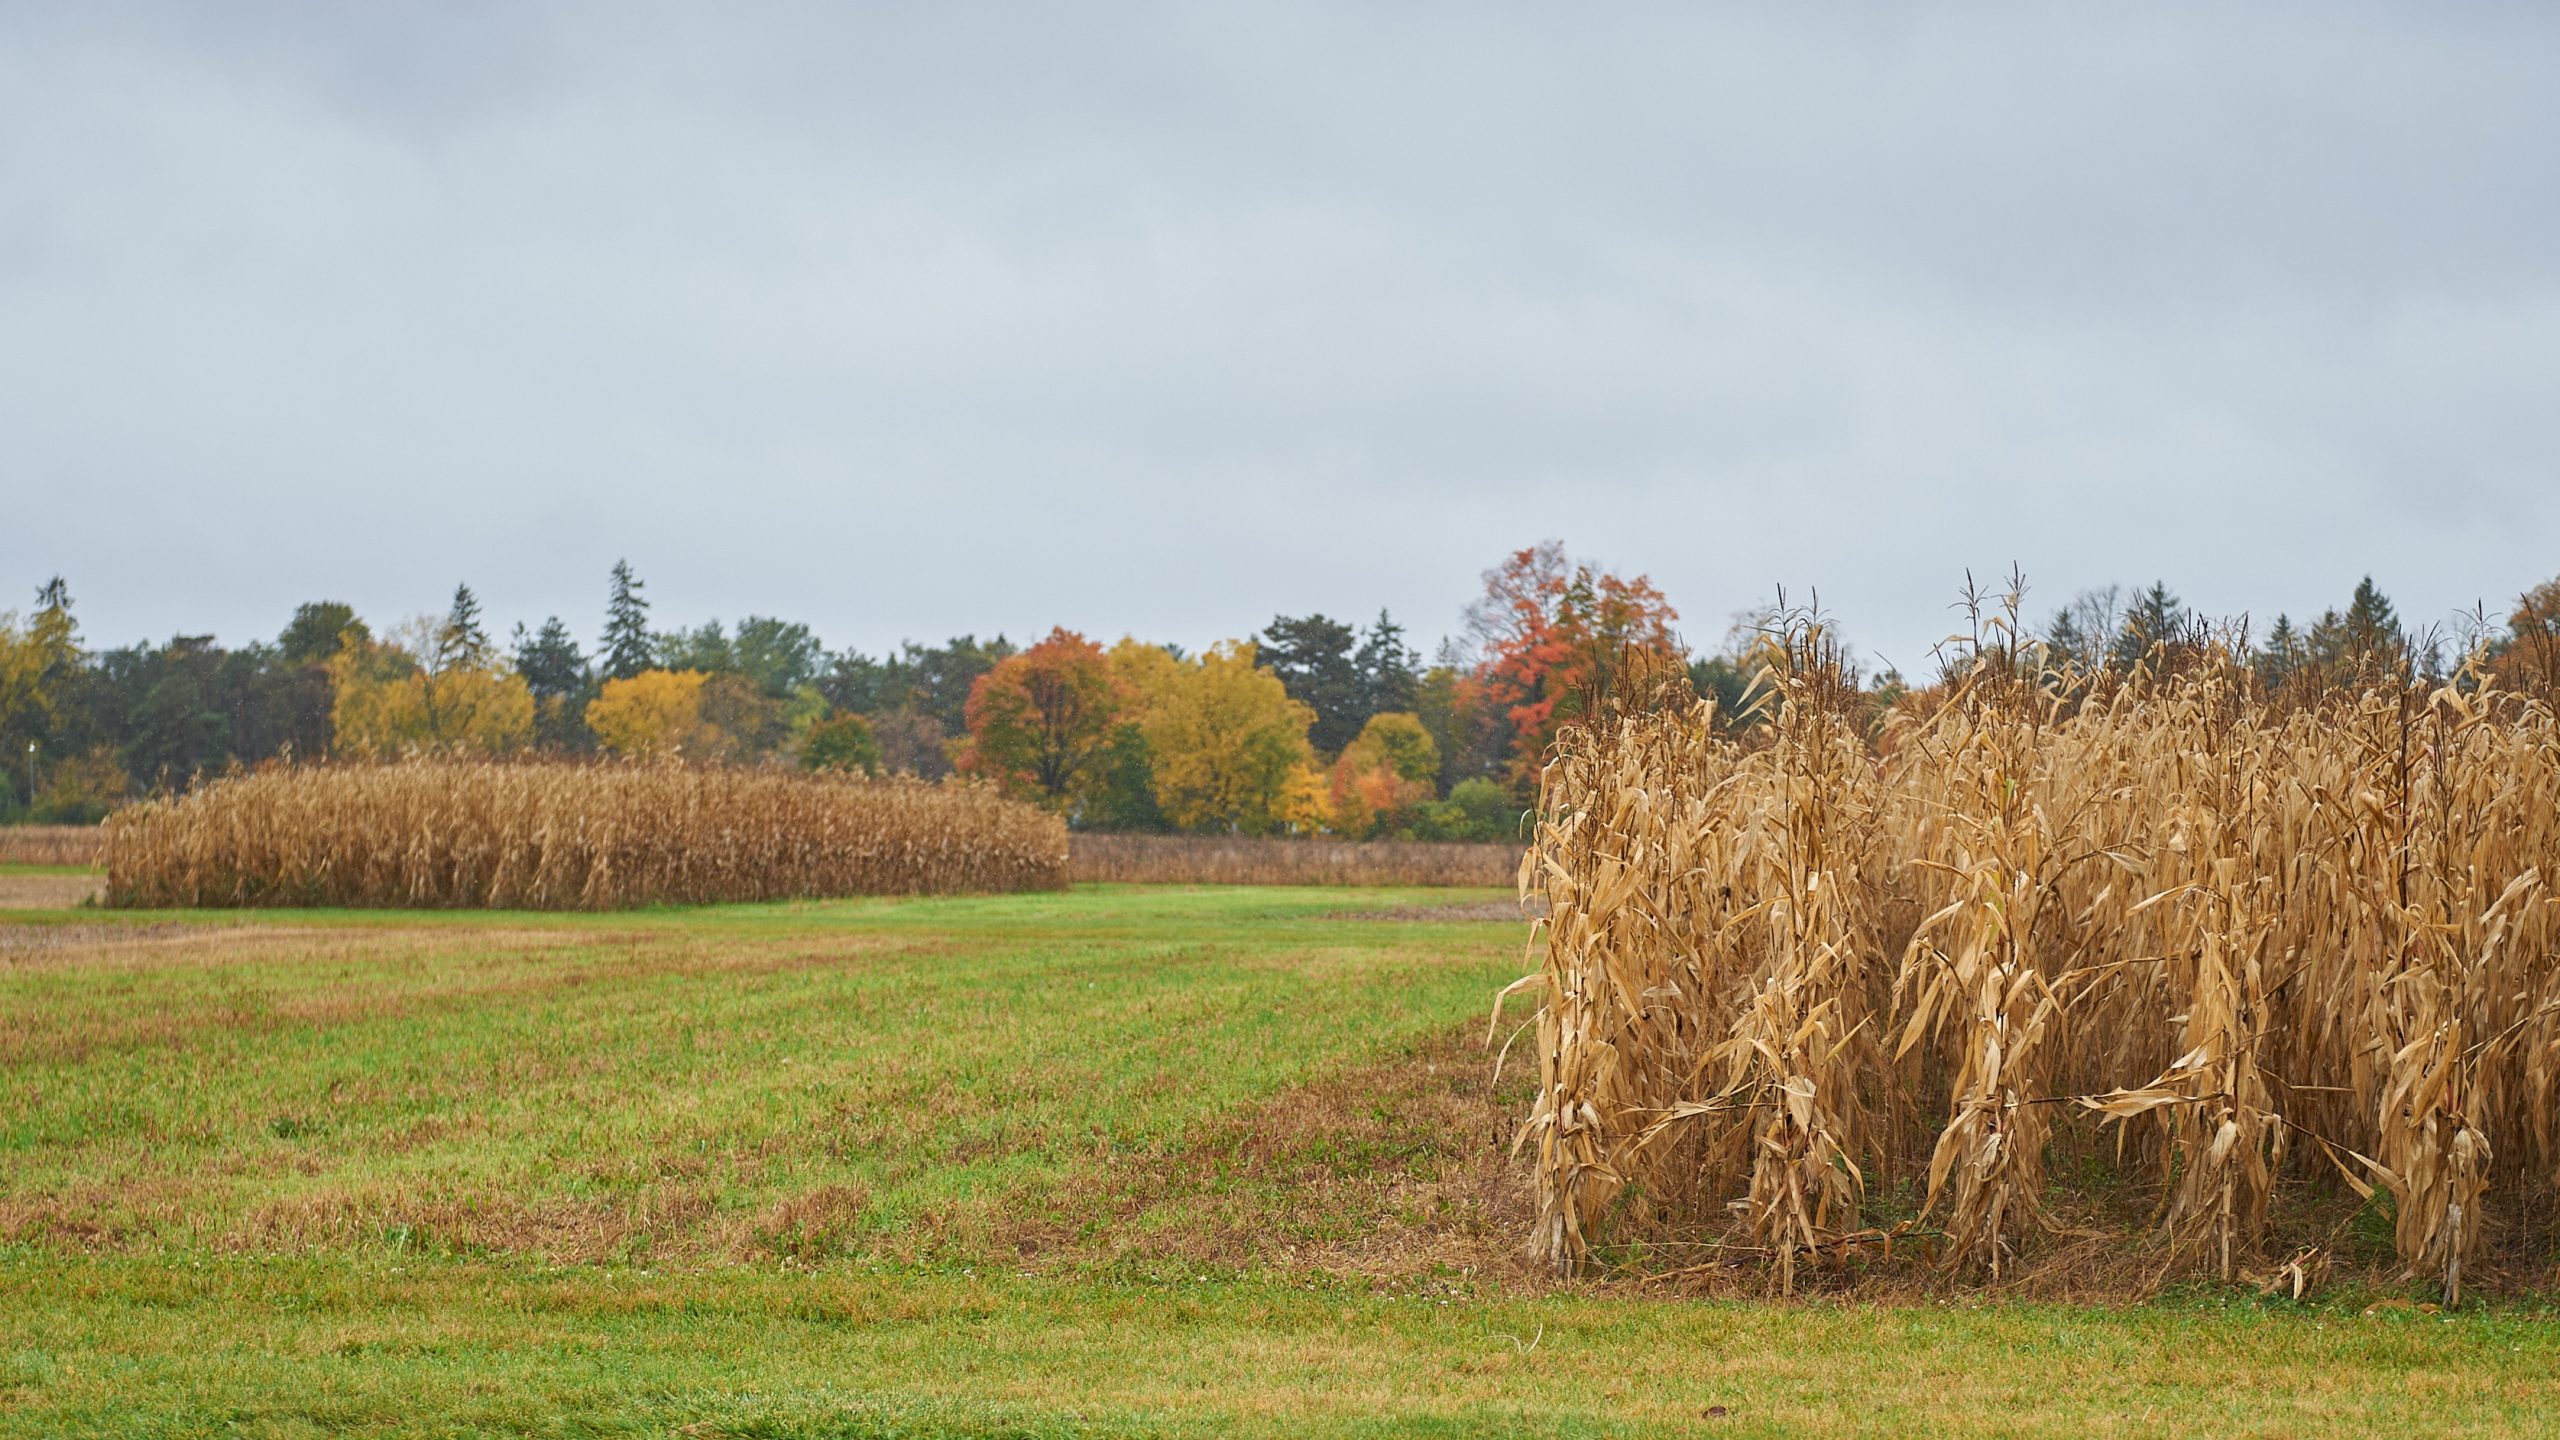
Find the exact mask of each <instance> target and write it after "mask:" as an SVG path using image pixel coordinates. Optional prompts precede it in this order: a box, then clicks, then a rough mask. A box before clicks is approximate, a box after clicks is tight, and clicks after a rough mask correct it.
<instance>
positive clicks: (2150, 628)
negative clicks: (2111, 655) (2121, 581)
mask: <svg viewBox="0 0 2560 1440" xmlns="http://www.w3.org/2000/svg"><path fill="white" fill-rule="evenodd" d="M2186 627H2187V607H2186V606H2185V604H2184V603H2182V602H2181V601H2180V600H2179V599H2178V597H2177V596H2176V595H2174V594H2171V593H2170V591H2169V587H2168V585H2167V584H2165V583H2163V582H2161V581H2158V580H2154V581H2152V582H2151V588H2150V589H2148V590H2144V591H2141V592H2139V593H2137V594H2136V595H2135V596H2134V597H2133V608H2132V609H2130V610H2127V611H2126V612H2125V617H2124V631H2123V633H2121V634H2119V635H2118V636H2117V637H2116V645H2115V663H2116V664H2118V665H2121V666H2127V667H2130V666H2132V665H2134V664H2136V663H2138V662H2139V661H2140V660H2141V659H2142V658H2143V657H2144V656H2146V655H2148V654H2150V653H2151V651H2152V649H2153V648H2154V647H2155V646H2160V645H2166V644H2169V643H2170V642H2172V641H2174V640H2176V639H2178V638H2179V636H2180V635H2181V634H2182V633H2183V632H2184V631H2185V630H2186Z"/></svg>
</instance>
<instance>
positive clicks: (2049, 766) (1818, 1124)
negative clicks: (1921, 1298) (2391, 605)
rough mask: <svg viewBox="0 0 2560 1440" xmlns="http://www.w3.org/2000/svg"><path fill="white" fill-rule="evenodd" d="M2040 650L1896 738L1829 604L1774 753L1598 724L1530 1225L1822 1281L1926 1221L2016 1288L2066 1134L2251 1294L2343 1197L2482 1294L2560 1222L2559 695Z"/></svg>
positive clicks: (1536, 1137) (2450, 1292) (2421, 1270)
mask: <svg viewBox="0 0 2560 1440" xmlns="http://www.w3.org/2000/svg"><path fill="white" fill-rule="evenodd" d="M2011 633H2014V631H2013V630H2011V629H2008V628H2006V627H2005V626H2003V625H2002V624H2001V622H1998V621H1996V620H1995V622H1994V624H1993V627H1992V630H1991V634H1992V637H1993V638H1992V639H1990V640H1988V641H1978V642H1977V643H1976V645H1975V646H1974V647H1973V648H1972V649H1971V650H1970V651H1969V652H1968V653H1967V656H1966V659H1965V661H1964V663H1962V664H1959V665H1957V666H1955V667H1954V668H1953V669H1952V671H1951V673H1950V677H1949V680H1948V682H1947V683H1946V684H1945V685H1944V686H1943V687H1941V688H1940V690H1939V691H1938V692H1936V693H1934V694H1933V695H1931V696H1929V697H1927V700H1926V703H1921V704H1913V703H1908V702H1906V704H1905V705H1904V706H1903V707H1901V709H1899V710H1898V711H1897V712H1896V713H1895V714H1894V716H1893V717H1892V718H1891V719H1889V720H1887V721H1886V722H1885V723H1884V724H1883V725H1882V727H1881V731H1880V733H1879V732H1878V730H1877V727H1876V726H1875V725H1874V723H1873V722H1872V720H1871V718H1870V713H1869V711H1868V710H1866V709H1865V708H1862V707H1863V706H1864V705H1865V703H1866V702H1865V700H1864V699H1863V697H1860V696H1859V695H1858V694H1857V692H1856V690H1855V688H1854V687H1853V686H1850V685H1848V684H1846V683H1845V682H1844V680H1843V677H1842V674H1841V667H1840V664H1839V660H1838V657H1837V655H1836V654H1834V653H1832V651H1831V647H1830V645H1829V642H1828V641H1827V640H1826V639H1825V638H1824V635H1823V632H1822V630H1821V627H1820V626H1818V625H1816V624H1813V623H1811V622H1810V621H1807V620H1804V619H1802V618H1799V619H1797V620H1795V621H1794V622H1793V623H1792V624H1791V625H1790V626H1788V627H1787V628H1786V629H1785V630H1784V631H1783V633H1782V634H1780V635H1779V636H1777V637H1775V638H1774V639H1773V640H1772V642H1771V643H1770V644H1768V645H1767V646H1765V647H1764V653H1765V655H1766V657H1767V665H1766V668H1765V670H1764V671H1763V676H1762V681H1761V684H1762V686H1763V688H1762V690H1761V692H1760V695H1759V699H1758V701H1757V702H1756V712H1757V713H1756V718H1758V719H1759V720H1760V722H1761V723H1760V724H1758V725H1757V726H1756V727H1753V728H1750V729H1747V730H1745V731H1742V732H1740V733H1741V734H1743V735H1744V736H1746V737H1747V738H1745V739H1737V738H1734V736H1733V735H1731V734H1728V733H1726V731H1725V730H1724V729H1723V728H1722V727H1720V726H1719V724H1718V723H1717V719H1718V717H1715V716H1714V715H1713V714H1712V711H1711V709H1710V707H1709V706H1708V705H1707V704H1706V703H1704V702H1700V701H1697V700H1696V699H1695V698H1694V696H1692V695H1690V694H1689V693H1688V692H1687V690H1686V688H1685V686H1684V685H1681V684H1679V682H1678V681H1677V680H1676V679H1672V678H1670V677H1665V678H1664V681H1663V684H1664V686H1665V688H1664V689H1661V690H1658V691H1656V692H1655V694H1654V698H1653V699H1652V701H1651V702H1650V704H1649V705H1627V706H1621V707H1618V708H1617V709H1615V710H1614V711H1613V712H1612V713H1611V715H1610V717H1609V718H1606V719H1603V720H1600V721H1597V722H1595V723H1592V724H1589V725H1586V726H1583V727H1580V728H1578V729H1574V730H1570V731H1568V733H1567V735H1566V737H1565V739H1564V740H1563V742H1562V743H1561V744H1560V746H1559V749H1558V751H1557V752H1556V754H1555V756H1554V757H1553V759H1552V762H1551V764H1550V765H1549V766H1548V769H1547V772H1546V776H1545V780H1544V789H1543V796H1542V801H1541V806H1540V819H1539V824H1538V830H1537V835H1536V840H1535V846H1534V849H1533V850H1532V851H1531V853H1530V856H1529V858H1528V861H1527V862H1526V864H1525V865H1524V867H1523V870H1522V876H1521V881H1522V886H1523V888H1524V890H1531V891H1536V892H1538V893H1542V894H1543V895H1544V896H1545V897H1546V898H1547V900H1548V902H1549V905H1550V918H1549V919H1548V920H1547V921H1546V922H1545V926H1546V928H1545V930H1544V931H1543V934H1542V936H1541V941H1542V944H1541V945H1539V946H1535V947H1533V948H1537V949H1541V950H1542V953H1543V960H1542V962H1541V966H1540V969H1539V971H1538V972H1537V973H1536V974H1533V975H1530V976H1528V977H1525V978H1524V979H1523V980H1522V981H1521V982H1519V983H1518V984H1517V985H1515V986H1514V987H1512V989H1513V990H1527V991H1530V992H1532V993H1534V994H1535V995H1537V996H1538V997H1539V999H1540V1008H1539V1013H1538V1017H1537V1022H1536V1025H1537V1036H1538V1041H1537V1043H1538V1052H1539V1053H1538V1060H1539V1065H1540V1077H1539V1089H1538V1096H1537V1100H1536V1102H1535V1105H1534V1107H1533V1110H1532V1112H1531V1114H1530V1115H1529V1117H1528V1120H1527V1122H1526V1125H1525V1126H1524V1128H1523V1129H1522V1131H1521V1132H1520V1136H1519V1142H1520V1146H1521V1148H1522V1149H1523V1150H1525V1151H1527V1152H1528V1153H1529V1154H1531V1155H1532V1156H1533V1170H1534V1184H1535V1187H1536V1191H1537V1200H1538V1211H1537V1221H1536V1231H1535V1235H1534V1239H1533V1245H1534V1248H1535V1249H1536V1250H1537V1252H1538V1253H1539V1254H1540V1255H1542V1256H1543V1257H1544V1258H1545V1259H1546V1260H1548V1261H1549V1262H1551V1263H1553V1264H1554V1265H1555V1266H1557V1267H1558V1268H1559V1269H1562V1270H1571V1269H1574V1268H1577V1267H1579V1266H1581V1265H1583V1264H1585V1263H1586V1262H1589V1261H1591V1260H1593V1259H1594V1258H1595V1247H1598V1246H1606V1245H1616V1244H1624V1243H1635V1242H1643V1243H1646V1244H1648V1245H1650V1246H1655V1247H1660V1246H1664V1245H1666V1244H1667V1245H1670V1246H1673V1247H1677V1246H1679V1245H1683V1244H1686V1245H1694V1246H1698V1247H1700V1248H1701V1249H1703V1250H1706V1251H1708V1252H1709V1253H1715V1254H1723V1255H1740V1256H1745V1257H1751V1256H1756V1257H1760V1258H1762V1259H1764V1260H1765V1261H1766V1263H1767V1264H1768V1265H1769V1266H1770V1268H1771V1272H1772V1278H1773V1279H1774V1280H1775V1281H1776V1283H1778V1284H1780V1285H1781V1286H1783V1287H1785V1288H1789V1289H1792V1288H1793V1287H1794V1285H1795V1284H1796V1283H1797V1280H1798V1276H1799V1271H1800V1269H1801V1268H1802V1267H1805V1266H1808V1265H1821V1264H1825V1263H1831V1262H1836V1261H1839V1260H1842V1259H1845V1258H1846V1257H1847V1256H1848V1255H1850V1254H1851V1253H1864V1252H1863V1251H1861V1250H1859V1248H1858V1247H1861V1246H1864V1245H1867V1244H1869V1243H1870V1242H1873V1243H1875V1244H1877V1245H1879V1246H1889V1245H1890V1244H1891V1243H1892V1242H1893V1241H1894V1240H1896V1239H1902V1240H1905V1241H1906V1242H1910V1244H1911V1248H1923V1249H1927V1250H1929V1251H1930V1252H1931V1253H1934V1254H1936V1255H1937V1256H1938V1258H1939V1259H1940V1261H1941V1262H1942V1263H1944V1264H1946V1265H1948V1266H1950V1267H1953V1268H1955V1269H1957V1270H1959V1271H1962V1272H1964V1273H1967V1274H1970V1275H1973V1276H1975V1277H1978V1278H1983V1279H1991V1280H1996V1279H1998V1278H2000V1277H2002V1276H2003V1275H2004V1274H2008V1273H2014V1272H2015V1271H2016V1269H2017V1267H2018V1265H2019V1264H2020V1257H2021V1255H2022V1253H2023V1252H2027V1251H2029V1250H2031V1249H2032V1248H2033V1247H2034V1246H2035V1244H2036V1243H2037V1241H2038V1238H2039V1236H2040V1235H2042V1234H2044V1233H2046V1232H2047V1231H2049V1230H2050V1229H2053V1228H2058V1226H2059V1224H2060V1222H2059V1221H2058V1220H2057V1218H2056V1217H2055V1216H2054V1214H2053V1213H2052V1212H2051V1211H2050V1210H2049V1208H2048V1185H2047V1169H2048V1166H2051V1165H2054V1164H2056V1163H2057V1162H2058V1161H2060V1160H2062V1159H2064V1158H2065V1157H2066V1156H2068V1157H2069V1158H2070V1159H2071V1160H2072V1161H2073V1163H2074V1164H2075V1165H2087V1164H2099V1165H2105V1166H2108V1167H2112V1173H2113V1174H2115V1175H2116V1176H2118V1177H2120V1183H2121V1184H2123V1185H2126V1186H2134V1187H2139V1191H2140V1193H2141V1195H2142V1196H2143V1197H2145V1199H2146V1201H2147V1202H2148V1203H2149V1204H2150V1205H2151V1206H2152V1207H2153V1208H2152V1210H2151V1213H2152V1214H2153V1215H2154V1216H2155V1217H2156V1220H2157V1222H2158V1226H2159V1229H2160V1231H2161V1233H2163V1234H2164V1235H2165V1237H2166V1240H2167V1242H2168V1247H2167V1248H2168V1251H2169V1261H2168V1263H2169V1264H2170V1265H2172V1266H2176V1265H2181V1264H2183V1265H2184V1266H2186V1267H2189V1268H2192V1269H2195V1270H2198V1271H2202V1272H2207V1273H2215V1274H2219V1275H2221V1276H2224V1277H2226V1278H2227V1277H2229V1276H2231V1275H2232V1274H2233V1273H2234V1271H2235V1267H2238V1266H2240V1265H2242V1264H2243V1263H2244V1262H2245V1261H2247V1260H2249V1259H2250V1258H2251V1257H2252V1256H2254V1255H2260V1254H2265V1253H2272V1252H2271V1248H2270V1247H2272V1246H2273V1245H2274V1244H2275V1242H2276V1240H2277V1239H2278V1238H2279V1237H2280V1236H2286V1235H2287V1232H2285V1231H2284V1228H2283V1222H2284V1221H2285V1220H2286V1218H2287V1211H2288V1208H2289V1207H2305V1208H2307V1207H2309V1206H2312V1205H2314V1204H2315V1203H2318V1202H2320V1201H2321V1200H2322V1198H2323V1197H2327V1198H2328V1200H2329V1201H2331V1202H2332V1203H2331V1204H2330V1205H2329V1209H2330V1211H2332V1212H2334V1211H2335V1210H2336V1209H2338V1208H2339V1207H2338V1205H2337V1204H2336V1203H2334V1202H2336V1201H2338V1200H2339V1199H2340V1198H2341V1197H2348V1196H2349V1192H2350V1191H2352V1192H2354V1194H2357V1195H2363V1196H2366V1197H2368V1198H2370V1197H2371V1196H2372V1195H2373V1193H2374V1192H2375V1191H2377V1190H2378V1191H2379V1192H2380V1195H2381V1197H2382V1198H2381V1199H2380V1200H2378V1201H2375V1202H2374V1203H2376V1204H2377V1205H2380V1206H2387V1207H2388V1213H2389V1214H2390V1215H2391V1216H2392V1217H2393V1218H2392V1220H2391V1222H2390V1223H2392V1224H2393V1225H2395V1226H2396V1233H2395V1240H2396V1245H2397V1249H2398V1253H2399V1255H2400V1257H2401V1259H2402V1260H2403V1261H2405V1263H2406V1264H2407V1265H2408V1266H2409V1267H2410V1269H2411V1270H2412V1271H2413V1272H2415V1273H2417V1274H2419V1275H2422V1276H2425V1277H2428V1278H2429V1279H2430V1280H2431V1281H2438V1280H2440V1281H2441V1283H2442V1285H2443V1288H2444V1290H2445V1292H2446V1294H2447V1296H2448V1298H2449V1299H2451V1298H2458V1296H2459V1293H2460V1287H2461V1283H2462V1267H2463V1264H2464V1261H2465V1259H2466V1257H2467V1256H2476V1255H2477V1254H2478V1253H2479V1251H2480V1250H2481V1247H2482V1242H2483V1236H2484V1234H2486V1235H2488V1236H2490V1237H2491V1238H2492V1239H2493V1240H2499V1241H2547V1240H2548V1238H2549V1237H2548V1236H2547V1235H2544V1234H2543V1233H2542V1231H2543V1230H2544V1229H2547V1228H2548V1227H2549V1225H2550V1224H2551V1215H2552V1201H2553V1200H2554V1198H2555V1186H2554V1184H2553V1179H2554V1167H2555V1164H2560V1145H2555V1142H2560V1124H2555V1121H2556V1120H2560V1117H2555V1115H2554V1113H2553V1107H2554V1102H2555V1099H2560V1096H2555V1091H2554V1087H2555V1085H2560V902H2555V898H2554V894H2553V891H2552V889H2551V886H2550V884H2549V883H2548V882H2549V880H2550V878H2551V877H2552V876H2553V874H2554V867H2555V865H2560V730H2555V723H2554V717H2553V713H2552V711H2551V709H2550V708H2548V707H2547V706H2546V705H2545V704H2543V703H2542V702H2539V701H2534V700H2529V699H2525V698H2520V697H2518V696H2515V695H2511V694H2505V693H2500V692H2499V691H2497V690H2496V689H2495V688H2494V687H2493V685H2492V684H2491V682H2490V681H2489V680H2488V679H2487V678H2486V677H2484V676H2482V675H2480V674H2478V673H2476V672H2472V671H2465V672H2464V673H2463V674H2462V675H2460V676H2458V677H2457V678H2456V679H2455V680H2454V681H2453V682H2450V683H2444V684H2439V685H2434V686H2430V685H2427V684H2425V683H2421V682H2415V681H2407V680H2398V679H2391V680H2381V681H2377V682H2375V683H2371V684H2367V685H2364V686H2361V687H2347V688H2339V689H2334V690H2331V691H2328V692H2325V693H2320V694H2309V695H2305V694H2289V695H2281V696H2278V695H2270V694H2268V693H2266V692H2265V691H2264V690H2263V689H2262V688H2261V687H2259V686H2258V685H2257V683H2256V681H2255V679H2254V677H2253V676H2252V675H2251V674H2250V672H2249V671H2248V670H2247V668H2246V666H2245V664H2244V663H2243V659H2242V658H2241V657H2240V656H2239V655H2238V653H2237V652H2236V651H2235V650H2234V649H2233V648H2232V647H2230V646H2227V645H2221V646H2217V645H2213V644H2203V645H2197V646H2190V647H2188V648H2187V651H2186V653H2184V654H2183V655H2178V656H2171V655H2169V654H2167V653H2165V652H2155V655H2154V658H2153V661H2152V663H2151V664H2150V665H2148V666H2146V667H2143V668H2139V669H2136V670H2134V671H2133V672H2131V673H2130V674H2128V675H2117V674H2100V675H2097V676H2080V675H2073V674H2066V673H2055V672H2054V671H2052V670H2050V669H2048V668H2047V666H2046V664H2045V656H2044V654H2043V652H2042V651H2041V650H2040V649H2037V648H2034V647H2028V646H2020V645H2017V644H2014V643H2010V642H2008V641H2007V640H2006V639H2005V638H2004V637H2005V636H2006V635H2008V634H2011ZM1506 993H1509V992H1506ZM2072 1116H2078V1117H2080V1118H2079V1119H2077V1120H2074V1119H2072V1118H2070V1117H2072ZM2075 1173H2078V1172H2075ZM2341 1187H2344V1188H2341ZM1897 1192H1898V1194H1899V1195H1900V1196H1901V1197H1903V1198H1902V1200H1901V1202H1900V1206H1901V1208H1900V1214H1899V1218H1894V1217H1893V1216H1892V1215H1890V1214H1889V1213H1887V1212H1890V1211H1892V1210H1893V1207H1892V1206H1889V1205H1886V1204H1883V1203H1880V1202H1881V1201H1882V1200H1883V1199H1884V1197H1886V1196H1888V1195H1891V1194H1895V1193H1897ZM1915 1200H1916V1201H1917V1205H1916V1210H1917V1214H1918V1219H1916V1220H1914V1219H1912V1218H1910V1217H1911V1213H1912V1211H1913V1209H1914V1208H1915V1207H1914V1205H1913V1203H1912V1202H1913V1201H1915ZM2346 1203H2347V1204H2349V1205H2352V1204H2353V1200H2352V1199H2351V1198H2349V1199H2348V1200H2347V1202H2346ZM2349 1213H2350V1214H2352V1211H2350V1212H2349ZM1924 1237H1925V1243H1922V1242H1923V1239H1924ZM2289 1238H2293V1239H2298V1238H2300V1236H2299V1232H2298V1231H2296V1232H2291V1234H2290V1236H2289ZM2541 1249H2542V1251H2546V1252H2547V1250H2548V1245H2547V1244H2544V1245H2542V1247H2541ZM1672 1253H1675V1254H1676V1253H1679V1252H1678V1251H1677V1250H1676V1248H1675V1249H1674V1250H1673V1251H1672Z"/></svg>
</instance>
